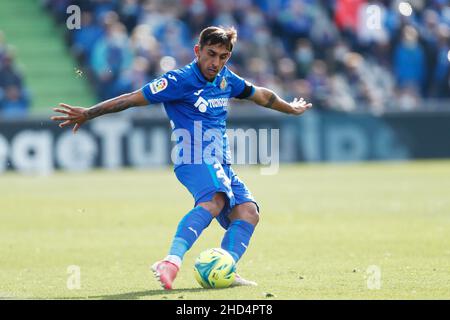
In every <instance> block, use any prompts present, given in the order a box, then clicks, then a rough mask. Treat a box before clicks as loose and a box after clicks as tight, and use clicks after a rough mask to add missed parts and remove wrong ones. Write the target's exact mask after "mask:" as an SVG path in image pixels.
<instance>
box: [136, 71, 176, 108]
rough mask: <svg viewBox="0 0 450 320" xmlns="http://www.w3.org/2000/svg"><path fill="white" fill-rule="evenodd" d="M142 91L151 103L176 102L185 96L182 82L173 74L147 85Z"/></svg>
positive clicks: (167, 74)
mask: <svg viewBox="0 0 450 320" xmlns="http://www.w3.org/2000/svg"><path fill="white" fill-rule="evenodd" d="M141 90H142V93H143V94H144V97H145V99H147V101H148V102H149V103H160V102H168V101H174V100H178V99H179V98H181V97H182V95H183V88H182V81H181V79H180V78H179V76H177V75H176V74H174V73H173V72H168V73H166V74H164V75H162V76H161V77H159V78H156V79H155V80H153V81H151V82H149V83H147V84H146V85H145V86H143V87H142V89H141Z"/></svg>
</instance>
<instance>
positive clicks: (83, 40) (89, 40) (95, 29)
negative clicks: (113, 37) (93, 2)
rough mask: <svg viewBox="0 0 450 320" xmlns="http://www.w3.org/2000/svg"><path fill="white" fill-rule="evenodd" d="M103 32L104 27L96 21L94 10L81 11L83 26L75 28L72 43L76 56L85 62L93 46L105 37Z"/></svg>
mask: <svg viewBox="0 0 450 320" xmlns="http://www.w3.org/2000/svg"><path fill="white" fill-rule="evenodd" d="M103 34H104V31H103V28H102V27H101V26H100V25H98V24H97V23H96V22H95V20H94V17H93V15H92V12H90V11H83V12H82V13H81V28H80V29H75V30H74V35H73V45H72V50H73V52H74V54H75V57H76V58H77V59H78V60H79V61H80V62H81V63H83V64H84V63H85V62H86V59H89V57H90V56H91V51H92V48H94V46H95V44H96V42H97V41H98V40H99V39H100V38H101V37H103Z"/></svg>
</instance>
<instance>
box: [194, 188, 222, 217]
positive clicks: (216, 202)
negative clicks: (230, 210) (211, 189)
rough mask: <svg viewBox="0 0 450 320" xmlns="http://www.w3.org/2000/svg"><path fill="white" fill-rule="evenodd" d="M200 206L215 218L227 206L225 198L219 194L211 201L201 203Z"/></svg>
mask: <svg viewBox="0 0 450 320" xmlns="http://www.w3.org/2000/svg"><path fill="white" fill-rule="evenodd" d="M198 205H199V206H201V207H203V208H205V209H206V210H208V211H209V212H210V213H211V215H212V216H213V217H217V216H218V215H219V214H220V212H221V211H222V209H223V207H224V206H225V196H224V194H223V193H220V192H218V193H216V194H215V195H214V197H213V198H212V199H211V201H207V202H201V203H199V204H198Z"/></svg>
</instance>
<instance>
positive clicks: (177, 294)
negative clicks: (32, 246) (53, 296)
mask: <svg viewBox="0 0 450 320" xmlns="http://www.w3.org/2000/svg"><path fill="white" fill-rule="evenodd" d="M205 290H207V289H202V288H185V289H173V290H170V291H167V290H163V289H158V290H144V291H134V292H125V293H118V294H108V295H99V296H88V297H83V298H79V297H73V298H71V297H63V298H59V299H73V300H77V299H100V300H136V299H139V298H143V297H151V296H156V295H162V296H163V297H162V298H161V300H164V299H177V300H182V299H187V298H188V297H185V296H184V295H183V294H186V293H189V292H200V291H205Z"/></svg>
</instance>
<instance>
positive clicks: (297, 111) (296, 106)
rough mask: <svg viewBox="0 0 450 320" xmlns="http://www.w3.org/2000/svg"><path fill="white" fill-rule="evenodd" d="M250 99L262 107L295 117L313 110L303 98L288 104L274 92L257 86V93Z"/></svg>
mask: <svg viewBox="0 0 450 320" xmlns="http://www.w3.org/2000/svg"><path fill="white" fill-rule="evenodd" d="M248 99H249V100H251V101H253V102H255V103H256V104H258V105H260V106H263V107H266V108H269V109H274V110H277V111H280V112H284V113H288V114H293V115H301V114H302V113H303V112H305V111H306V110H308V109H310V108H312V104H311V103H307V102H306V101H305V100H303V98H300V99H297V98H295V99H294V101H292V102H287V101H285V100H283V99H282V98H280V97H279V96H278V95H277V94H276V93H275V92H273V91H272V90H270V89H267V88H263V87H256V86H255V92H254V93H253V95H252V96H251V97H249V98H248Z"/></svg>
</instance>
